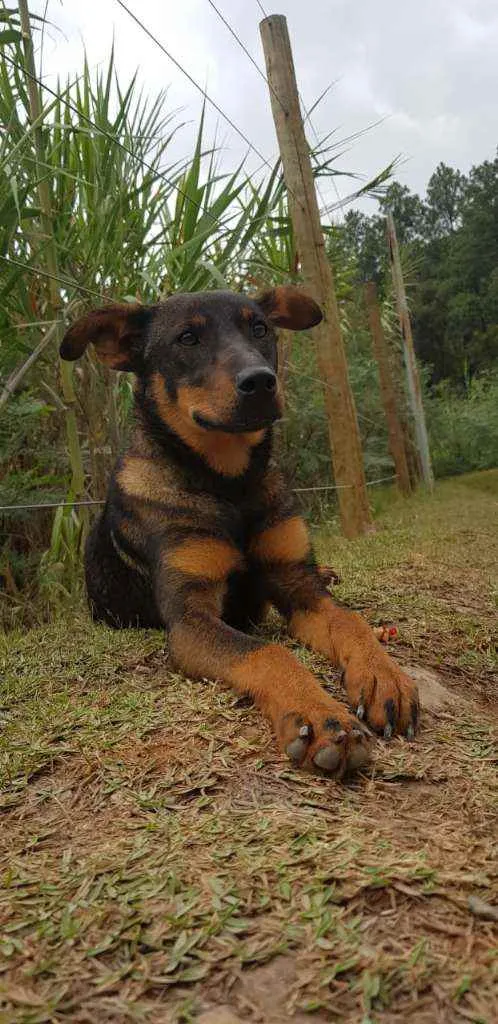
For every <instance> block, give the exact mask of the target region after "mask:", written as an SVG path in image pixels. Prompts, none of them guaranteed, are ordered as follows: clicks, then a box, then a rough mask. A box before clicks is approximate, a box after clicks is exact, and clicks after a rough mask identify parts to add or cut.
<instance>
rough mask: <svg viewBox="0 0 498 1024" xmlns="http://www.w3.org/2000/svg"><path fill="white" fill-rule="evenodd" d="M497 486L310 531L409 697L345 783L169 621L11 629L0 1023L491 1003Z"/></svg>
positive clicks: (495, 899) (475, 1010) (470, 1009)
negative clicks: (381, 635)
mask: <svg viewBox="0 0 498 1024" xmlns="http://www.w3.org/2000/svg"><path fill="white" fill-rule="evenodd" d="M486 476H488V475H486ZM497 476H498V474H497ZM480 479H481V478H480ZM495 484H496V480H495V483H493V488H494V486H495ZM495 508H496V497H495V493H494V490H493V489H491V491H488V490H487V489H486V488H484V489H483V488H482V487H481V486H479V487H476V486H473V485H471V483H470V482H469V481H463V480H462V481H460V482H458V483H452V482H451V483H448V484H447V485H442V486H441V487H440V488H439V489H438V494H437V496H436V498H435V499H431V500H430V501H429V500H426V499H423V498H420V500H418V499H415V501H414V502H412V503H410V505H409V506H408V505H407V504H406V503H405V504H403V505H398V504H397V503H396V504H395V505H394V507H393V508H392V509H390V510H389V511H388V512H387V513H385V515H384V516H383V518H382V520H381V522H382V524H383V529H382V531H380V532H379V535H378V536H377V537H375V538H366V539H365V540H363V541H360V542H358V543H357V545H345V544H344V543H343V542H340V541H339V542H337V541H335V540H334V543H332V540H331V538H329V537H327V536H324V535H323V534H322V535H321V537H320V538H319V546H320V547H321V548H322V550H323V553H327V556H328V558H327V560H328V561H330V562H331V563H332V564H334V565H336V566H337V568H338V569H339V571H340V573H341V576H343V577H344V576H346V577H347V583H345V584H344V586H343V588H341V590H340V591H339V593H340V596H341V597H342V598H344V599H345V600H350V601H352V602H353V603H356V604H358V605H362V606H365V607H366V610H367V612H368V613H369V615H370V616H371V618H372V621H373V620H374V619H376V618H377V619H378V618H380V617H386V618H395V617H396V618H397V621H398V622H399V625H400V632H401V640H400V645H399V648H398V656H399V658H400V660H402V661H403V662H404V663H405V664H409V665H410V666H412V669H413V670H414V672H415V673H418V677H419V684H420V686H421V691H422V699H423V703H424V713H423V723H422V725H423V728H422V731H421V734H420V738H419V740H418V741H417V742H416V743H415V744H408V743H407V742H406V741H404V740H396V741H394V742H391V743H390V744H386V743H379V744H378V747H377V750H376V757H375V764H374V766H373V769H371V770H369V771H368V772H367V773H365V774H364V775H362V776H360V777H358V778H357V779H356V780H355V781H354V782H350V783H348V784H346V785H335V784H333V783H330V782H328V781H326V780H322V779H315V778H310V777H307V776H304V775H302V774H301V773H299V772H294V771H293V770H291V769H290V768H289V766H288V765H287V764H286V763H285V762H284V761H283V760H281V759H280V758H279V757H278V756H277V755H276V754H275V750H274V745H273V740H272V737H271V734H270V731H269V729H268V728H267V727H266V725H265V724H264V723H262V722H261V719H260V717H259V715H258V714H257V713H256V712H255V710H254V709H252V708H247V707H243V706H241V705H240V703H239V704H238V703H237V702H235V701H234V699H233V697H232V695H231V694H229V693H224V692H221V691H220V689H219V688H218V687H216V686H215V685H214V684H211V683H206V684H203V685H200V684H194V683H191V682H189V681H188V680H185V679H184V678H183V677H181V676H177V675H175V674H174V673H172V672H171V671H170V670H169V668H168V662H167V652H165V651H164V649H163V647H164V641H163V639H162V637H161V636H160V635H159V634H143V635H140V634H133V633H124V634H114V633H111V632H110V631H109V632H108V631H106V630H95V629H93V628H92V627H91V626H90V625H89V623H88V622H87V620H86V619H85V617H77V618H75V619H73V620H72V621H71V622H70V623H68V622H61V623H58V624H55V625H52V626H50V627H47V628H42V629H40V630H34V631H32V632H31V633H30V634H28V635H27V636H19V635H18V636H14V635H12V636H10V637H9V638H8V640H7V641H6V644H5V648H4V653H3V662H4V666H3V667H4V677H5V684H4V690H3V696H2V705H1V709H0V716H1V718H2V724H3V738H2V758H1V765H2V770H3V778H4V784H3V790H2V796H1V798H0V810H1V814H2V832H1V839H0V844H1V846H0V849H1V857H2V859H1V870H2V890H1V893H0V934H1V938H0V1021H5V1022H6V1024H7V1022H9V1024H11V1022H26V1024H27V1022H29V1024H32V1022H33V1024H34V1022H38V1021H40V1022H41V1021H57V1022H59V1021H60V1022H62V1021H69V1020H70V1021H74V1022H78V1024H79V1022H92V1024H93V1022H99V1024H100V1022H112V1024H118V1022H126V1021H144V1022H145V1021H146V1022H147V1024H159V1022H161V1024H162V1022H170V1021H171V1022H180V1021H183V1022H190V1021H199V1022H200V1024H235V1022H236V1021H237V1020H238V1021H254V1022H257V1021H259V1022H268V1024H283V1022H284V1021H285V1022H286V1024H287V1022H288V1021H290V1020H294V1021H296V1022H298V1024H304V1022H305V1021H309V1022H310V1024H312V1022H313V1021H315V1022H317V1024H322V1022H325V1021H333V1020H341V1021H346V1022H351V1024H353V1022H354V1024H359V1022H361V1024H368V1022H375V1024H377V1022H378V1024H394V1022H396V1024H397V1022H409V1024H425V1022H427V1024H434V1022H435V1021H437V1022H448V1024H453V1022H455V1024H456V1022H461V1021H473V1022H474V1024H479V1022H483V1024H492V1022H494V1021H496V1020H497V1019H498V979H497V976H496V963H497V961H496V939H497V928H498V924H497V921H496V906H497V904H498V893H497V875H498V871H497V855H496V853H497V836H498V828H497V819H498V816H497V801H496V798H497V763H498V757H497V748H496V745H495V744H494V741H493V732H494V729H493V727H494V726H496V724H497V719H498V714H497V707H498V703H497V702H496V698H495V697H493V687H494V686H495V685H496V676H495V674H494V673H495V664H494V662H493V657H494V655H493V645H494V637H495V634H494V629H495V622H496V619H495V618H494V614H495V613H494V612H493V604H492V593H493V592H492V587H493V583H492V576H493V570H492V565H491V567H490V563H493V561H494V564H495V565H497V564H498V557H497V550H496V549H497V548H498V539H496V538H495V539H494V540H493V536H494V528H493V526H492V522H493V520H492V513H493V510H494V509H495ZM416 581H418V582H417V585H416V586H415V582H416ZM462 581H465V582H462ZM457 606H458V608H459V609H460V610H456V609H457ZM396 613H397V614H396ZM301 656H302V657H303V658H304V659H305V660H307V661H308V662H311V663H312V664H313V665H314V667H315V669H316V671H317V672H318V673H319V674H320V675H321V677H322V679H323V682H324V684H325V685H327V686H329V687H330V688H331V690H332V691H333V692H334V693H340V688H339V684H338V682H337V680H336V678H335V676H334V674H333V673H331V672H330V669H329V668H328V666H326V665H325V664H324V663H323V662H320V661H317V660H316V659H312V658H311V657H310V655H309V654H307V653H306V652H301ZM493 912H494V914H495V919H494V920H493ZM206 1015H207V1016H206Z"/></svg>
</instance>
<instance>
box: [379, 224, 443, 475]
mask: <svg viewBox="0 0 498 1024" xmlns="http://www.w3.org/2000/svg"><path fill="white" fill-rule="evenodd" d="M387 241H388V246H389V260H390V263H391V273H392V279H393V286H394V293H395V296H396V306H397V310H398V317H399V324H400V328H401V337H402V339H403V355H404V359H405V370H406V380H407V384H408V397H409V400H410V406H411V411H412V416H413V420H414V423H415V436H416V439H417V448H418V452H419V455H420V463H421V469H422V480H423V482H424V484H425V485H426V487H428V488H429V489H430V490H432V488H433V486H434V475H433V472H432V463H431V454H430V450H429V438H428V436H427V427H426V423H425V413H424V406H423V402H422V391H421V388H420V377H419V372H418V367H417V360H416V358H415V349H414V347H413V335H412V325H411V323H410V315H409V312H408V303H407V301H406V291H405V283H404V280H403V271H402V269H401V260H400V257H399V246H398V239H397V236H396V228H395V226H394V220H393V216H392V213H391V212H390V211H388V213H387Z"/></svg>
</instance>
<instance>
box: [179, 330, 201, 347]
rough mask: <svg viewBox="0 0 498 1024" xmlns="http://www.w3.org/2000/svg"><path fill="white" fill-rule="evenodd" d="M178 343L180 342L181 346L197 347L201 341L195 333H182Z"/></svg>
mask: <svg viewBox="0 0 498 1024" xmlns="http://www.w3.org/2000/svg"><path fill="white" fill-rule="evenodd" d="M177 341H179V342H180V345H197V342H198V341H199V339H198V337H197V335H196V334H194V332H193V331H182V333H181V334H179V335H178V338H177Z"/></svg>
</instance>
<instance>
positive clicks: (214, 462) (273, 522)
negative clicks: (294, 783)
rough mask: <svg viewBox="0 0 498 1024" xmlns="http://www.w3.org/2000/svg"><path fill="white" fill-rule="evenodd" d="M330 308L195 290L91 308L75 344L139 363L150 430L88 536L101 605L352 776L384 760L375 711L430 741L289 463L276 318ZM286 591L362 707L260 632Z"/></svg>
mask: <svg viewBox="0 0 498 1024" xmlns="http://www.w3.org/2000/svg"><path fill="white" fill-rule="evenodd" d="M321 318H322V317H321V312H320V309H319V308H318V306H317V305H316V303H315V302H314V301H313V300H312V299H310V298H309V297H308V296H306V295H305V294H303V293H302V292H301V291H299V290H298V289H295V288H292V287H279V288H275V289H272V290H270V291H267V292H265V293H264V294H263V295H260V296H259V297H257V298H248V297H246V296H243V295H237V294H234V293H232V292H203V293H197V294H179V295H174V296H173V297H171V298H169V299H167V300H166V301H165V302H161V303H159V304H158V305H155V306H150V307H146V306H140V305H126V304H123V305H112V306H109V307H108V308H104V309H99V310H96V311H94V312H90V313H88V314H87V315H86V316H83V317H82V318H81V319H79V320H78V321H77V322H76V323H75V324H73V326H72V327H70V329H69V330H68V331H67V333H66V335H65V337H64V340H63V342H62V346H61V356H62V358H63V359H70V360H73V359H77V358H78V357H79V356H81V355H82V354H83V352H84V351H85V349H86V347H87V345H88V344H89V342H92V343H93V344H94V346H95V349H96V353H97V356H98V358H99V359H100V360H101V361H102V362H103V363H104V364H105V365H106V366H109V367H113V368H114V369H116V370H130V371H131V372H133V373H135V374H136V388H135V414H136V426H135V429H134V433H133V435H132V439H131V443H130V445H129V448H128V450H127V452H126V454H125V455H124V456H123V457H122V458H121V459H120V461H119V462H118V464H117V466H116V469H115V471H114V473H113V476H112V478H111V482H110V486H109V492H108V497H107V502H106V505H105V509H104V511H103V513H102V515H101V516H100V517H99V519H98V520H97V521H96V523H95V525H94V527H93V529H92V531H91V533H90V537H89V540H88V544H87V549H86V583H87V589H88V596H89V600H90V606H91V609H92V613H93V616H94V618H95V619H99V620H103V621H105V622H107V623H110V624H111V625H113V626H116V627H123V626H145V627H155V628H158V627H162V628H165V629H166V630H167V632H168V634H169V638H170V644H171V652H172V655H173V657H174V660H175V662H176V664H177V665H178V667H179V668H181V669H182V670H183V671H184V672H186V673H187V674H188V675H191V676H197V677H206V676H208V677H211V678H214V679H218V680H220V681H222V682H224V683H227V684H229V685H231V686H232V687H233V688H234V689H235V690H236V691H237V692H238V693H240V694H248V695H250V696H251V697H252V698H253V699H254V701H255V702H256V704H257V705H258V706H259V707H260V708H261V710H262V711H263V713H264V714H265V715H266V716H267V717H268V718H269V719H270V721H271V722H272V724H273V728H274V730H275V733H276V736H277V740H278V743H279V746H280V748H281V749H282V751H285V752H286V754H287V756H288V757H289V758H290V759H291V760H292V761H293V762H294V763H295V764H299V765H302V766H304V767H307V768H313V767H315V768H318V769H319V770H321V771H323V772H326V773H328V774H329V775H333V776H334V777H340V776H342V775H343V774H344V773H345V772H346V771H351V770H354V769H356V768H358V767H361V766H362V765H364V764H365V763H366V762H367V760H368V758H369V753H370V739H369V733H368V730H367V729H366V728H365V724H368V725H369V726H370V727H371V728H372V729H374V730H376V731H377V732H381V733H383V734H384V736H385V737H387V738H388V737H390V736H391V735H392V734H393V733H395V732H398V733H401V734H405V735H406V736H408V737H412V736H413V735H414V733H415V730H416V727H417V721H418V708H419V704H418V696H417V689H416V686H415V684H414V683H413V682H412V681H411V680H410V679H409V678H408V677H407V676H406V675H404V673H403V672H402V671H401V670H400V669H399V668H398V667H397V665H396V664H395V663H394V662H393V661H392V660H391V658H390V657H389V656H388V654H387V653H386V652H385V651H384V650H383V649H382V647H381V645H380V644H379V643H378V641H377V640H376V639H375V637H374V636H373V633H372V630H371V629H370V627H369V626H368V624H367V623H366V622H365V621H364V620H363V619H362V618H360V616H358V615H356V614H355V613H353V612H350V611H347V610H345V609H343V608H339V607H336V606H335V605H334V603H333V602H332V599H331V597H330V596H329V594H328V592H327V589H326V581H325V580H324V579H323V578H322V577H321V575H320V572H319V571H318V569H317V566H316V564H315V560H314V557H313V552H312V549H311V544H310V539H309V535H308V530H307V528H306V525H305V523H304V521H303V520H302V518H301V516H300V515H299V514H298V512H297V511H296V508H295V505H294V501H293V497H292V494H291V493H290V492H289V490H288V489H287V487H286V486H285V483H284V481H283V479H282V476H281V474H280V472H279V469H278V467H277V466H276V465H275V463H274V462H273V461H272V456H271V445H272V424H273V423H274V422H275V420H277V419H278V418H279V417H280V416H281V414H282V399H281V395H280V392H279V386H278V379H277V375H276V369H277V355H276V334H275V328H277V327H284V328H287V329H291V330H296V331H299V330H305V329H306V328H309V327H312V326H313V325H314V324H317V323H319V322H320V320H321ZM268 602H271V603H272V604H273V605H274V606H275V607H276V608H277V609H278V611H279V612H280V613H281V614H282V615H283V616H284V618H285V619H286V620H287V623H288V626H289V630H290V633H291V635H292V636H293V637H295V638H296V639H297V640H299V641H300V643H302V644H307V645H309V646H310V647H312V648H313V649H314V650H316V651H319V652H320V653H321V654H324V655H326V656H327V657H329V658H330V659H331V661H332V662H333V663H334V665H340V666H341V667H342V669H343V679H344V685H345V688H346V693H347V696H348V700H349V703H350V704H351V707H352V709H353V710H354V712H355V713H352V712H351V711H349V710H348V708H347V707H346V706H345V705H344V704H342V703H340V702H339V701H337V700H334V699H333V698H332V697H331V696H329V694H328V693H327V692H326V691H325V690H324V689H323V688H322V686H321V685H320V683H319V682H318V680H317V679H315V678H314V676H313V675H312V674H311V673H310V672H309V671H308V670H307V669H306V668H304V666H303V665H302V664H301V663H300V662H299V661H297V660H296V658H294V657H293V655H292V654H291V653H290V651H288V650H286V649H285V647H282V646H280V645H278V644H274V643H265V642H264V641H263V640H262V639H260V638H258V637H254V636H250V635H249V634H248V632H247V631H248V630H249V628H250V626H251V624H252V623H257V622H258V620H260V618H261V615H262V613H263V610H264V609H265V607H266V606H267V604H268Z"/></svg>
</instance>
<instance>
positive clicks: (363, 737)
mask: <svg viewBox="0 0 498 1024" xmlns="http://www.w3.org/2000/svg"><path fill="white" fill-rule="evenodd" d="M275 726H276V730H277V735H278V738H279V742H280V746H281V748H282V750H283V751H284V752H285V753H286V754H287V757H289V758H290V760H291V761H292V762H293V764H294V765H296V766H299V767H302V768H306V769H308V770H311V771H315V772H316V771H318V772H319V773H323V774H325V775H330V776H333V777H334V778H337V779H340V778H341V777H342V776H343V775H345V774H347V773H349V772H353V771H356V770H357V769H358V768H363V767H364V766H365V765H366V764H367V762H368V761H369V760H370V754H371V737H370V735H369V733H368V730H367V729H365V727H364V726H363V725H362V723H361V722H359V721H358V719H357V718H355V717H354V715H352V714H351V713H350V711H349V710H348V708H347V707H346V706H345V705H344V704H341V703H339V701H336V700H334V699H333V698H332V697H328V695H327V694H326V693H323V698H322V697H321V696H320V698H319V699H316V700H309V701H308V702H306V704H305V706H304V707H302V708H299V709H297V710H292V711H284V712H283V713H282V714H281V715H280V716H279V720H278V721H277V722H275Z"/></svg>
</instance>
